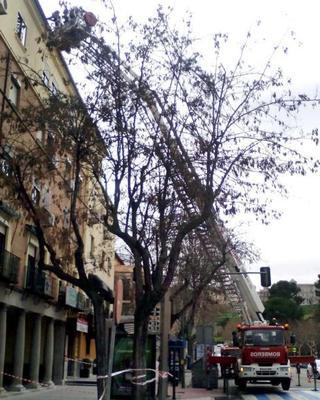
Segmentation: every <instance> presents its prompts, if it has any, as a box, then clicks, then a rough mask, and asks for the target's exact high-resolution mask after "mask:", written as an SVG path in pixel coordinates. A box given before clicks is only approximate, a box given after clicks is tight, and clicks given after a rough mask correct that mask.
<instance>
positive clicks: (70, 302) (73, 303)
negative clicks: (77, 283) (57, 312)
mask: <svg viewBox="0 0 320 400" xmlns="http://www.w3.org/2000/svg"><path fill="white" fill-rule="evenodd" d="M77 304H78V291H77V290H76V289H75V288H74V287H72V286H67V287H66V305H67V306H70V307H74V308H77Z"/></svg>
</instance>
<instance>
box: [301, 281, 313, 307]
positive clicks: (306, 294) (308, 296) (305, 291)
mask: <svg viewBox="0 0 320 400" xmlns="http://www.w3.org/2000/svg"><path fill="white" fill-rule="evenodd" d="M297 286H298V288H299V289H300V292H299V296H301V297H302V298H303V302H302V303H301V304H302V305H308V304H309V305H310V304H317V303H318V297H317V295H316V287H315V285H314V284H313V283H297Z"/></svg>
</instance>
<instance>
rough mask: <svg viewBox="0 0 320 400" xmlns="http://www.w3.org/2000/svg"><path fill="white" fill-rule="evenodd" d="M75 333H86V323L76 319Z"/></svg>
mask: <svg viewBox="0 0 320 400" xmlns="http://www.w3.org/2000/svg"><path fill="white" fill-rule="evenodd" d="M76 329H77V331H78V332H84V333H88V321H87V320H85V319H84V318H77V328H76Z"/></svg>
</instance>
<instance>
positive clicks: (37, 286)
mask: <svg viewBox="0 0 320 400" xmlns="http://www.w3.org/2000/svg"><path fill="white" fill-rule="evenodd" d="M25 287H26V289H27V290H29V291H30V292H31V293H34V294H37V295H39V296H42V297H47V298H55V297H56V296H57V293H58V281H57V279H56V278H54V277H52V276H51V275H50V274H49V272H48V271H41V270H40V269H39V268H38V267H34V266H31V265H29V266H28V268H27V277H26V286H25Z"/></svg>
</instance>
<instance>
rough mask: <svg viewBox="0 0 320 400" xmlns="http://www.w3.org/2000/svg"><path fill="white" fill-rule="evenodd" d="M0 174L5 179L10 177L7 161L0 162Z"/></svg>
mask: <svg viewBox="0 0 320 400" xmlns="http://www.w3.org/2000/svg"><path fill="white" fill-rule="evenodd" d="M0 174H2V175H4V176H6V177H7V178H9V177H10V175H11V168H10V164H9V162H8V161H7V160H1V161H0Z"/></svg>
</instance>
